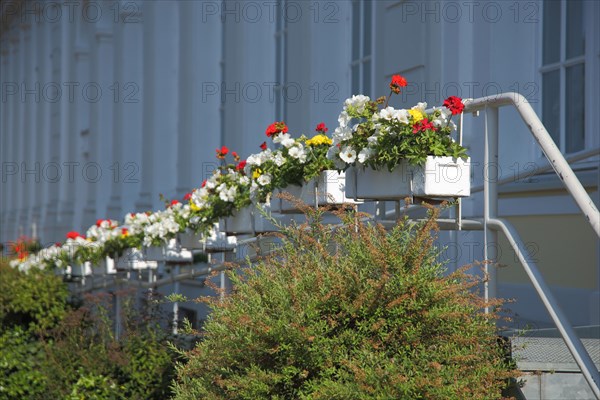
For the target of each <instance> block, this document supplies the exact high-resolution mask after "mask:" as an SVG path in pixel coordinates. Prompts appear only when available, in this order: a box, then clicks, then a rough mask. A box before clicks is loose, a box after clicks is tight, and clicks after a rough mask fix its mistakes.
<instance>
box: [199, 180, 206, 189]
mask: <svg viewBox="0 0 600 400" xmlns="http://www.w3.org/2000/svg"><path fill="white" fill-rule="evenodd" d="M204 186H206V179H205V180H203V181H202V185H200V187H204Z"/></svg>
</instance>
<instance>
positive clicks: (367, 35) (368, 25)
mask: <svg viewBox="0 0 600 400" xmlns="http://www.w3.org/2000/svg"><path fill="white" fill-rule="evenodd" d="M363 5H364V9H365V19H364V21H363V31H364V44H363V54H362V55H363V57H364V56H368V55H370V54H371V29H373V21H372V18H373V17H372V16H371V10H372V8H373V3H371V2H370V1H364V2H363Z"/></svg>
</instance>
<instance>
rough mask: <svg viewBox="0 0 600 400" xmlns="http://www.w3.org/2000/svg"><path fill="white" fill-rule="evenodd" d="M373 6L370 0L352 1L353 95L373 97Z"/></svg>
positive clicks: (351, 63)
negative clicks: (359, 94)
mask: <svg viewBox="0 0 600 400" xmlns="http://www.w3.org/2000/svg"><path fill="white" fill-rule="evenodd" d="M373 4H374V2H372V1H370V0H353V1H352V61H351V62H350V75H351V88H352V92H351V93H352V94H358V93H361V94H364V95H367V96H370V95H371V87H372V85H371V82H372V76H371V71H372V69H373V44H372V38H373V35H372V31H373Z"/></svg>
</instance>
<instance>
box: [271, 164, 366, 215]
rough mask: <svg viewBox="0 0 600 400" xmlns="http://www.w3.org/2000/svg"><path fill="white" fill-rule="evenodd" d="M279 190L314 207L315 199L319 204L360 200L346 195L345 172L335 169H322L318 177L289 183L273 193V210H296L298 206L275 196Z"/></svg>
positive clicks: (337, 203)
mask: <svg viewBox="0 0 600 400" xmlns="http://www.w3.org/2000/svg"><path fill="white" fill-rule="evenodd" d="M279 192H288V193H289V194H291V195H292V196H294V197H295V198H297V199H299V200H301V201H302V202H303V203H305V204H306V205H307V206H310V207H315V200H316V202H317V205H319V206H325V205H339V204H344V203H352V204H357V203H361V202H362V201H358V200H354V199H352V198H350V197H348V196H346V174H345V173H344V172H338V171H336V170H326V171H323V172H321V174H320V175H319V176H318V177H316V178H313V179H311V180H310V181H308V182H306V183H305V184H303V185H302V186H297V185H290V186H288V187H286V188H283V189H279V190H277V191H275V192H274V193H273V199H272V200H271V208H272V209H273V210H274V211H278V212H282V213H289V212H298V211H299V210H298V207H296V205H295V204H294V203H292V202H289V201H287V200H284V199H280V198H278V197H277V194H278V193H279Z"/></svg>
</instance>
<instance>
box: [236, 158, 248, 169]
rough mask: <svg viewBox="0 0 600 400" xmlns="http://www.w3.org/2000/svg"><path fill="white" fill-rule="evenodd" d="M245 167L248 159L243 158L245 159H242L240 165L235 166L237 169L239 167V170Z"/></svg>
mask: <svg viewBox="0 0 600 400" xmlns="http://www.w3.org/2000/svg"><path fill="white" fill-rule="evenodd" d="M245 167H246V160H243V161H240V162H239V163H238V165H236V166H235V169H237V170H238V171H243V170H244V168H245Z"/></svg>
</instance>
